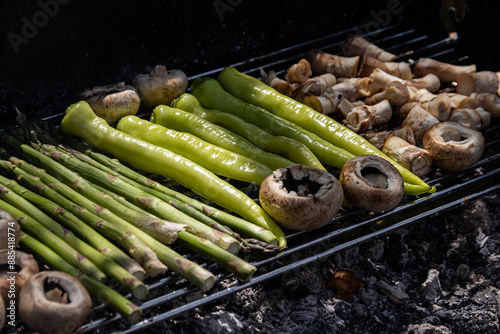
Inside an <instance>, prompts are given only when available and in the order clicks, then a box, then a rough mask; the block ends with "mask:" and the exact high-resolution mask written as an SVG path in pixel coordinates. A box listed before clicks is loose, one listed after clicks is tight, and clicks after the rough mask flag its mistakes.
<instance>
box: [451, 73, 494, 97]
mask: <svg viewBox="0 0 500 334" xmlns="http://www.w3.org/2000/svg"><path fill="white" fill-rule="evenodd" d="M457 93H459V94H463V95H467V96H470V95H471V94H472V93H492V94H498V95H500V72H496V73H495V72H491V71H481V72H476V73H462V74H460V75H459V76H458V78H457Z"/></svg>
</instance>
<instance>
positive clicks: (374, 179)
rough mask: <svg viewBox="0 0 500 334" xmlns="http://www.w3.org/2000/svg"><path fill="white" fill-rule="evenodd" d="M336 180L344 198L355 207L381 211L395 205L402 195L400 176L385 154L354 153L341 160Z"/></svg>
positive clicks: (402, 184) (402, 187)
mask: <svg viewBox="0 0 500 334" xmlns="http://www.w3.org/2000/svg"><path fill="white" fill-rule="evenodd" d="M339 181H340V183H341V184H342V188H343V189H344V195H345V197H346V199H347V200H348V201H349V202H350V203H351V204H352V205H353V206H355V207H357V208H360V209H363V210H367V211H372V212H381V211H386V210H390V209H392V208H394V207H396V206H397V205H398V204H399V202H401V199H402V198H403V195H404V182H403V177H402V176H401V174H400V173H399V171H398V170H397V169H396V168H395V167H394V166H393V165H392V164H391V163H390V162H389V161H387V160H385V159H384V158H381V157H378V156H374V155H360V156H356V157H354V158H352V159H350V160H349V161H347V162H346V163H345V164H344V167H342V171H341V172H340V177H339Z"/></svg>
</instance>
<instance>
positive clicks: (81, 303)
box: [19, 271, 92, 333]
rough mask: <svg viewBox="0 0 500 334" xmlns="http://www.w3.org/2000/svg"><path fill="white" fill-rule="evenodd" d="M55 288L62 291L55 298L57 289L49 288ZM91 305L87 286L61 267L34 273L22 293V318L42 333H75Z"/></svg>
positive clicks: (20, 311)
mask: <svg viewBox="0 0 500 334" xmlns="http://www.w3.org/2000/svg"><path fill="white" fill-rule="evenodd" d="M54 289H57V290H58V291H60V292H61V293H62V295H60V296H59V297H58V298H55V297H54V294H55V293H54V292H49V291H51V290H54ZM57 290H56V291H57ZM47 295H49V296H51V297H47ZM49 298H50V299H49ZM91 308H92V300H91V298H90V295H89V293H88V292H87V290H85V287H84V286H83V285H82V284H81V283H80V282H79V281H78V279H76V278H75V277H73V276H71V275H69V274H66V273H63V272H60V271H43V272H40V273H38V274H36V275H33V276H32V277H31V278H30V279H29V280H28V281H27V282H26V284H25V286H24V287H23V289H22V290H21V293H20V294H19V315H20V317H21V319H22V320H23V321H24V322H26V324H27V325H28V326H29V327H30V328H31V329H33V330H37V331H40V332H42V333H74V332H75V331H76V330H77V329H78V328H79V327H80V326H81V325H82V324H83V322H84V321H85V319H86V318H87V317H88V315H89V314H90V310H91Z"/></svg>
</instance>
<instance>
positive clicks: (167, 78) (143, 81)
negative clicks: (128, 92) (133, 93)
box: [132, 65, 188, 109]
mask: <svg viewBox="0 0 500 334" xmlns="http://www.w3.org/2000/svg"><path fill="white" fill-rule="evenodd" d="M132 84H133V85H134V87H135V88H136V89H137V91H138V92H139V96H140V97H141V103H142V105H143V106H144V107H145V108H147V109H154V108H155V107H156V106H158V105H160V104H164V105H170V103H171V102H172V101H173V100H174V99H176V98H177V97H179V96H180V95H181V94H183V93H185V92H186V91H187V87H188V78H187V76H186V74H185V73H184V72H182V71H181V70H169V71H167V68H166V67H165V66H163V65H156V67H155V68H154V69H153V70H152V71H151V72H150V73H149V74H139V75H137V76H136V77H135V78H134V80H133V82H132Z"/></svg>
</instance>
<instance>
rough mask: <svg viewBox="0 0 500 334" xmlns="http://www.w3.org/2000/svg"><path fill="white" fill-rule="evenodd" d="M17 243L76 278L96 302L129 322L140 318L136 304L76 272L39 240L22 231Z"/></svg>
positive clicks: (134, 321) (139, 311)
mask: <svg viewBox="0 0 500 334" xmlns="http://www.w3.org/2000/svg"><path fill="white" fill-rule="evenodd" d="M19 243H20V245H21V247H22V248H24V249H25V250H26V251H28V252H30V253H32V254H34V255H35V256H36V257H37V258H38V259H40V260H42V261H43V262H44V263H46V264H47V265H48V266H49V267H50V268H52V269H54V270H59V271H64V272H65V273H67V274H70V275H72V276H74V277H76V278H78V279H79V280H80V282H81V283H82V284H83V285H84V286H85V288H86V289H87V291H88V292H89V293H90V295H91V296H92V297H94V298H96V299H97V300H98V302H101V303H104V304H105V305H107V306H109V307H110V308H112V309H113V310H114V311H116V312H118V313H119V314H120V315H121V316H122V317H123V318H125V320H126V321H128V322H129V323H130V324H133V323H136V322H138V321H139V320H140V319H141V314H142V311H141V310H140V309H139V308H138V307H137V305H135V304H134V303H132V302H131V301H130V300H128V299H127V298H125V297H124V296H122V295H121V294H119V293H118V292H116V291H115V290H113V289H111V288H110V287H108V286H107V285H104V284H101V283H99V282H98V281H96V280H94V279H92V278H91V277H89V276H88V275H85V274H82V273H80V272H78V271H77V270H76V269H75V267H73V266H72V265H71V264H69V263H68V262H67V261H66V260H64V259H63V258H62V257H60V256H59V255H58V254H57V253H55V252H54V251H53V250H52V249H50V248H49V247H47V246H45V245H44V244H43V243H41V242H40V241H38V240H36V239H35V238H33V237H31V236H30V235H28V234H27V233H25V232H22V233H21V237H20V238H19Z"/></svg>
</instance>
